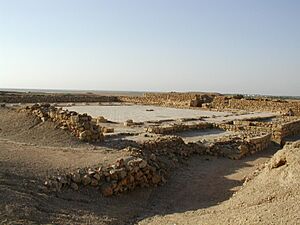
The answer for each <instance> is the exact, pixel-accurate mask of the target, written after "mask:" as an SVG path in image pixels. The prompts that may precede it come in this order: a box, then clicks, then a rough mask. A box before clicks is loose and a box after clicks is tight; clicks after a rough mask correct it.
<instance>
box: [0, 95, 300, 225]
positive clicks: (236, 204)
mask: <svg viewBox="0 0 300 225" xmlns="http://www.w3.org/2000/svg"><path fill="white" fill-rule="evenodd" d="M0 102H2V103H1V107H0V224H105V225H117V224H119V225H123V224H124V225H125V224H132V225H137V224H140V225H146V224H153V225H158V224H170V225H174V224H176V225H181V224H199V225H202V224H299V223H300V216H299V210H300V206H299V201H300V189H299V184H300V176H299V169H300V163H299V162H300V144H299V141H297V140H298V139H299V136H300V135H299V134H300V103H299V102H298V101H290V100H276V99H275V100H274V99H262V98H258V99H246V98H243V97H242V96H231V97H229V96H223V95H221V94H216V93H167V94H151V93H149V94H144V95H143V96H100V95H98V94H91V93H89V94H71V95H70V94H68V95H65V94H48V93H47V94H45V93H39V94H31V93H15V92H14V93H9V92H2V93H1V95H0ZM37 103H39V104H37ZM86 113H87V114H86Z"/></svg>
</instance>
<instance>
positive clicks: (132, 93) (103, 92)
mask: <svg viewBox="0 0 300 225" xmlns="http://www.w3.org/2000/svg"><path fill="white" fill-rule="evenodd" d="M0 91H10V92H27V93H30V92H32V93H69V94H87V93H94V94H99V95H110V96H113V95H124V96H142V95H143V94H144V92H141V91H107V90H63V89H61V90H60V89H10V88H0Z"/></svg>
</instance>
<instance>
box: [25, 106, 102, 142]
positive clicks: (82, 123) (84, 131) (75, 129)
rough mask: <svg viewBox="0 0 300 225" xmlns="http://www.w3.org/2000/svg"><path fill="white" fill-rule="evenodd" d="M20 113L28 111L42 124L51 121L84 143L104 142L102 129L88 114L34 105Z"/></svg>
mask: <svg viewBox="0 0 300 225" xmlns="http://www.w3.org/2000/svg"><path fill="white" fill-rule="evenodd" d="M20 111H26V112H29V113H31V114H32V115H34V116H37V117H39V118H40V119H41V121H42V122H45V121H47V120H51V121H52V122H55V123H57V124H58V127H59V128H61V129H63V130H69V131H70V132H71V133H72V134H73V135H74V136H76V137H77V138H79V139H80V140H82V141H87V142H96V141H102V140H103V133H102V127H100V126H99V125H97V124H96V123H95V122H93V120H92V117H91V116H89V115H87V114H79V113H77V112H73V111H68V110H63V109H61V108H56V107H54V106H51V105H50V104H34V105H32V106H26V107H25V108H23V109H21V110H20Z"/></svg>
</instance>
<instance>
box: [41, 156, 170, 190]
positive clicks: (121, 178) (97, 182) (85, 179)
mask: <svg viewBox="0 0 300 225" xmlns="http://www.w3.org/2000/svg"><path fill="white" fill-rule="evenodd" d="M150 164H151V161H149V162H147V161H146V160H144V159H142V158H140V157H134V156H128V157H124V158H121V159H119V160H117V161H116V162H115V163H114V164H112V165H108V166H102V165H99V167H95V168H84V169H78V170H77V171H74V172H71V173H67V174H63V175H58V176H54V177H51V178H49V179H47V181H46V182H45V185H46V186H47V187H48V188H49V189H50V190H51V191H61V190H62V189H65V188H72V189H74V190H78V189H79V188H83V187H87V186H90V187H94V188H97V189H99V191H100V192H101V193H102V194H103V196H111V195H114V194H119V193H123V192H127V191H131V190H134V189H135V188H136V187H149V186H156V185H158V184H160V183H161V182H163V181H165V178H164V177H163V175H162V174H159V170H158V169H157V167H155V166H151V165H150ZM158 168H159V166H158Z"/></svg>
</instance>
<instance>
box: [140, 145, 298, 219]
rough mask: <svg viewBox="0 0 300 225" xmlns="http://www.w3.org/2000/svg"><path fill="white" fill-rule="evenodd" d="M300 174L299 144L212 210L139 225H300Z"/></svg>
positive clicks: (279, 156)
mask: <svg viewBox="0 0 300 225" xmlns="http://www.w3.org/2000/svg"><path fill="white" fill-rule="evenodd" d="M299 171H300V142H295V143H293V144H290V145H286V146H285V147H284V149H282V150H280V151H278V152H277V153H276V154H275V155H274V156H273V157H272V158H271V159H270V160H269V162H268V163H266V164H265V165H264V166H262V169H261V170H260V171H259V170H257V171H255V173H254V174H253V175H251V176H250V177H249V178H248V179H246V180H247V182H245V184H244V187H243V188H242V189H241V190H239V191H238V192H237V193H236V194H235V195H234V196H233V197H232V198H231V199H229V200H228V201H225V202H223V203H221V204H220V205H218V206H214V207H211V208H208V209H201V210H196V211H191V212H185V213H178V214H172V215H167V216H156V217H152V218H148V219H146V220H144V221H141V222H140V223H139V224H299V223H300V214H299V210H300V205H299V202H300V188H299V186H300V173H299ZM199 194H200V193H199Z"/></svg>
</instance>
